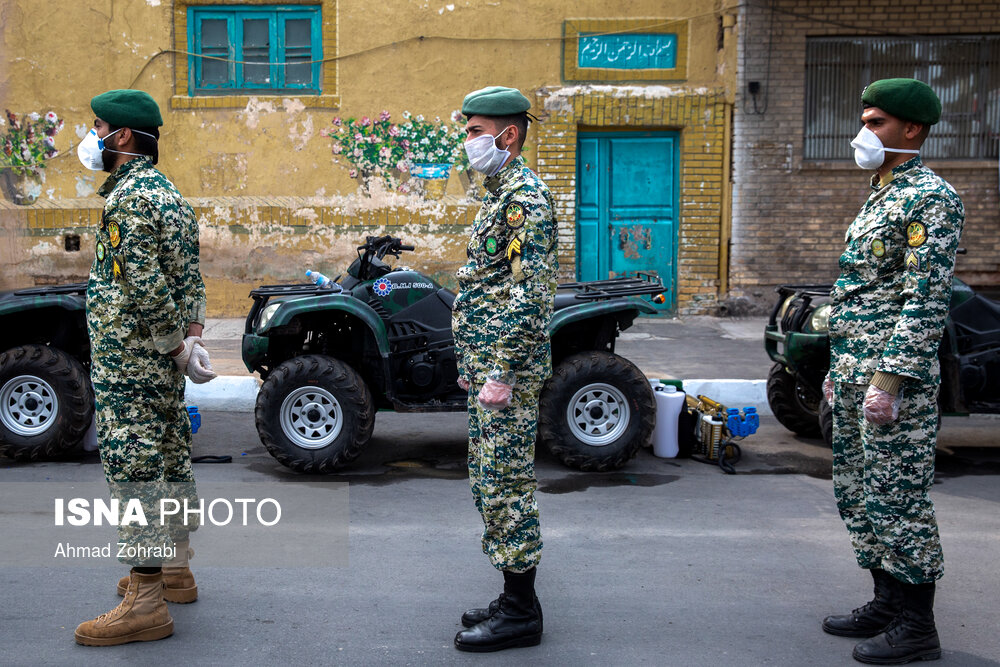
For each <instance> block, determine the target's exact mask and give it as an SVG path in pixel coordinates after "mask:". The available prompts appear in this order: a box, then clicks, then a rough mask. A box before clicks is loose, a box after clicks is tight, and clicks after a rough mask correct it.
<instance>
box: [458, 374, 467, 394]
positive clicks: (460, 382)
mask: <svg viewBox="0 0 1000 667" xmlns="http://www.w3.org/2000/svg"><path fill="white" fill-rule="evenodd" d="M458 386H459V387H461V388H462V390H464V391H469V381H468V380H466V379H465V378H463V377H460V378H458Z"/></svg>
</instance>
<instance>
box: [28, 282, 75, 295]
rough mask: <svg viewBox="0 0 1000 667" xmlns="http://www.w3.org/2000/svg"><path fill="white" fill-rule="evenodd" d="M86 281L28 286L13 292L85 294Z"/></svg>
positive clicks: (29, 293)
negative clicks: (46, 285)
mask: <svg viewBox="0 0 1000 667" xmlns="http://www.w3.org/2000/svg"><path fill="white" fill-rule="evenodd" d="M86 293H87V283H70V284H68V285H53V286H51V287H29V288H28V289H19V290H17V291H16V292H14V294H16V295H17V296H39V295H46V294H86Z"/></svg>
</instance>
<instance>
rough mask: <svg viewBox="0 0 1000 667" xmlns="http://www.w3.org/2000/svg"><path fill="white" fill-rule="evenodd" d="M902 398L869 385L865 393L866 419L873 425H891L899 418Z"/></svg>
mask: <svg viewBox="0 0 1000 667" xmlns="http://www.w3.org/2000/svg"><path fill="white" fill-rule="evenodd" d="M899 402H900V396H893V395H892V394H890V393H889V392H887V391H885V390H884V389H879V388H878V387H876V386H875V385H869V386H868V391H867V392H865V403H864V408H865V419H867V420H868V421H870V422H871V423H872V424H879V425H884V424H889V423H892V422H894V421H896V419H897V418H898V417H899Z"/></svg>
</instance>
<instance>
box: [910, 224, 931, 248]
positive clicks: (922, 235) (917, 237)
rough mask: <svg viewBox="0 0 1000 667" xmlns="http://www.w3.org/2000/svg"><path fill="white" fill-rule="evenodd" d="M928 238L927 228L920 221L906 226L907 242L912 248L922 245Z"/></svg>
mask: <svg viewBox="0 0 1000 667" xmlns="http://www.w3.org/2000/svg"><path fill="white" fill-rule="evenodd" d="M926 240H927V228H926V227H924V226H923V224H922V223H919V222H911V223H910V226H909V227H907V228H906V243H907V245H909V246H910V247H911V248H917V247H919V246H922V245H923V244H924V242H925V241H926Z"/></svg>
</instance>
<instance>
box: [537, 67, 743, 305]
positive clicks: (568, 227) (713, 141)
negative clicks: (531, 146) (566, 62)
mask: <svg viewBox="0 0 1000 667" xmlns="http://www.w3.org/2000/svg"><path fill="white" fill-rule="evenodd" d="M538 101H539V104H538V105H537V106H538V108H542V109H544V110H545V114H546V116H547V118H546V120H545V122H543V123H541V124H540V125H539V127H538V173H539V175H540V176H541V177H542V180H544V181H545V183H546V184H547V185H548V186H549V189H550V190H551V191H552V194H553V197H554V198H555V202H556V216H557V219H558V220H559V265H560V270H561V271H562V276H561V278H563V279H568V280H572V279H574V278H575V276H576V265H575V261H576V259H575V258H576V223H575V221H576V196H577V192H576V169H577V156H576V143H577V130H578V127H579V126H584V127H586V128H587V129H600V128H608V129H614V128H618V129H620V128H623V127H628V128H630V129H649V130H678V131H680V135H681V146H680V152H681V155H680V213H679V216H678V243H677V248H678V250H677V254H678V256H677V311H678V313H679V314H699V313H707V312H712V311H714V309H715V306H716V297H717V295H718V291H719V285H720V270H719V267H720V264H721V263H722V262H723V258H722V256H721V254H720V249H721V248H722V242H723V241H722V240H723V237H724V234H725V232H724V229H723V224H722V223H723V219H724V211H723V208H724V207H723V202H724V199H725V195H726V192H727V191H726V187H727V183H726V180H725V178H724V166H725V158H726V145H727V141H726V140H727V133H726V126H727V120H728V118H727V105H726V104H725V100H724V95H723V93H722V91H720V90H715V89H707V88H696V89H690V88H684V87H679V86H678V87H665V86H587V85H582V86H573V87H568V88H561V89H554V90H548V89H542V90H540V91H539V92H538Z"/></svg>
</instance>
